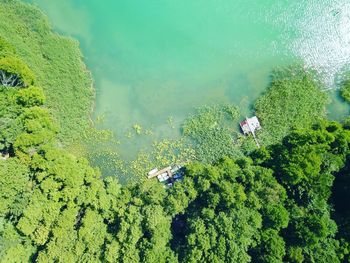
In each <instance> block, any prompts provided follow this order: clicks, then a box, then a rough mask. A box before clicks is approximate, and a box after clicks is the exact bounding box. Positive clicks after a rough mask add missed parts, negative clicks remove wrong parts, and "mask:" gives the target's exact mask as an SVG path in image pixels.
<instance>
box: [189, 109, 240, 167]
mask: <svg viewBox="0 0 350 263" xmlns="http://www.w3.org/2000/svg"><path fill="white" fill-rule="evenodd" d="M238 115H239V113H238V109H237V108H236V107H233V106H224V107H204V108H201V109H198V112H197V114H196V115H193V116H191V117H190V118H188V119H187V120H186V122H185V124H184V126H183V134H184V136H186V137H188V138H189V139H191V141H192V142H193V144H194V148H195V151H196V158H197V159H198V160H199V161H202V162H206V163H212V162H214V161H217V160H219V159H220V158H222V157H223V156H231V157H237V156H240V151H239V149H238V147H237V145H236V144H235V143H236V140H237V138H238V133H237V130H236V129H235V127H236V124H235V121H236V119H237V117H238Z"/></svg>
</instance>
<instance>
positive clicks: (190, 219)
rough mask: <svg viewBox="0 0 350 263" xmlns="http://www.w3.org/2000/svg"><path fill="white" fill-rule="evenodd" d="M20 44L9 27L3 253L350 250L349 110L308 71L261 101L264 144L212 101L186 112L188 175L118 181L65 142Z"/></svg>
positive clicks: (277, 81)
mask: <svg viewBox="0 0 350 263" xmlns="http://www.w3.org/2000/svg"><path fill="white" fill-rule="evenodd" d="M1 3H2V5H0V10H1V9H2V8H4V6H6V5H9V6H8V7H7V8H9V7H11V6H12V5H18V3H17V2H14V1H12V0H10V1H5V0H4V1H2V2H1ZM17 7H19V6H17ZM18 10H21V9H18ZM18 10H17V11H18ZM26 10H27V11H28V10H35V11H33V12H34V13H35V12H37V11H36V9H26ZM10 14H11V13H10ZM23 19H24V18H23ZM39 20H40V19H39ZM1 23H3V22H0V24H1ZM45 25H46V24H45ZM0 28H1V26H0ZM14 39H17V40H19V39H21V37H16V36H15V37H14ZM42 44H43V43H42ZM16 47H17V46H16ZM24 50H26V49H24ZM19 52H20V50H18V48H15V46H14V45H12V43H10V42H9V41H6V40H5V39H0V59H3V60H2V61H6V63H0V72H3V73H4V75H5V77H7V78H9V77H10V78H11V76H13V78H14V79H16V81H7V82H6V83H4V82H2V85H1V86H0V101H1V104H0V154H1V155H0V157H1V158H0V262H150V263H153V262H298V263H299V262H300V263H301V262H332V263H333V262H335V263H336V262H349V242H350V224H349V222H350V213H349V209H348V204H349V202H350V194H349V191H348V189H349V187H350V123H348V122H345V123H343V124H342V123H338V122H330V121H327V120H325V119H323V118H322V116H323V115H322V114H323V112H324V111H323V109H324V106H325V103H326V97H325V96H326V95H325V94H324V93H322V92H321V91H320V90H319V84H318V83H317V81H315V80H314V79H313V77H311V76H310V75H309V74H308V73H306V72H304V71H300V70H296V71H285V72H283V74H279V75H275V76H274V79H273V81H272V84H271V87H270V88H269V89H268V91H267V93H266V94H265V95H264V96H263V97H262V98H261V99H260V100H259V101H258V102H257V105H256V109H257V113H258V114H259V117H261V119H262V120H263V125H264V130H265V131H264V132H261V133H258V136H259V140H260V141H261V142H262V143H263V144H265V145H267V146H266V147H262V148H260V149H256V148H254V149H253V148H252V147H247V145H248V146H249V140H243V139H242V138H239V137H238V136H237V135H235V137H231V136H230V135H229V134H232V131H233V130H232V129H231V128H232V127H231V126H230V125H228V124H227V122H226V121H228V122H231V123H232V120H233V119H235V118H236V117H237V115H238V111H237V109H236V108H235V107H231V106H230V107H224V108H206V109H203V110H200V111H199V115H197V116H192V117H191V118H190V119H189V120H188V121H187V122H186V123H185V124H184V134H185V135H186V136H187V137H189V138H191V139H192V142H193V145H194V147H195V151H194V154H195V155H196V156H195V157H196V159H197V160H198V161H197V162H191V163H188V164H187V165H186V167H185V173H186V174H185V176H184V179H183V181H179V182H176V183H175V184H174V187H172V188H169V189H166V188H164V187H163V186H162V185H161V184H159V183H157V182H156V181H154V180H148V181H144V182H141V183H135V184H130V185H127V186H121V185H120V184H119V183H118V182H117V181H116V180H115V177H112V176H110V177H107V178H101V176H100V173H99V171H98V170H96V169H94V168H92V167H91V166H90V164H89V162H88V161H87V160H86V159H84V158H77V157H75V156H74V155H72V154H71V153H69V152H68V151H67V150H65V149H64V148H63V147H62V145H61V141H60V140H61V139H62V132H61V130H62V127H60V125H59V124H62V122H60V121H59V122H57V115H56V114H57V112H56V109H55V108H51V107H52V101H51V102H50V100H46V98H45V95H46V94H47V91H48V90H50V87H49V86H46V87H45V88H44V89H43V88H41V86H42V85H43V83H44V84H45V83H46V84H48V83H51V81H52V80H51V79H50V77H49V75H48V76H46V78H48V80H47V82H45V81H44V79H45V78H44V76H43V75H41V76H39V75H40V74H39V75H38V72H40V65H39V64H36V66H35V65H34V66H33V64H31V63H29V62H28V61H29V60H28V61H26V60H25V59H22V56H21V55H19ZM22 52H23V50H22ZM30 56H31V55H30V54H29V53H28V54H27V56H26V57H27V58H28V57H30ZM33 59H34V58H33ZM32 62H33V61H32ZM55 63H60V62H53V64H52V65H51V66H52V67H54V66H55ZM34 64H35V63H34ZM79 65H80V64H79ZM46 66H47V65H43V68H45V67H46ZM76 66H77V65H76ZM79 67H80V66H79ZM288 74H289V75H288ZM41 78H42V79H41ZM40 79H41V80H40ZM72 90H75V89H74V88H72ZM51 92H54V89H52V90H51ZM51 96H53V97H54V96H57V94H51ZM67 96H69V95H67ZM310 98H313V100H312V101H310ZM297 99H298V102H297V106H298V107H297V108H296V105H295V103H292V102H291V100H297ZM69 116H71V115H69ZM69 116H68V117H69ZM68 117H67V118H68ZM73 119H74V118H73ZM61 121H62V120H61ZM70 121H71V120H70ZM66 128H67V127H63V129H66ZM265 140H266V141H265ZM166 147H170V148H171V146H169V145H168V146H166ZM238 147H243V148H244V147H246V149H249V150H239V151H238ZM162 148H164V146H163V147H162ZM187 155H190V154H186V157H187ZM191 155H192V152H191ZM158 161H159V163H161V161H162V160H158Z"/></svg>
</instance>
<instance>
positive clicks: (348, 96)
mask: <svg viewBox="0 0 350 263" xmlns="http://www.w3.org/2000/svg"><path fill="white" fill-rule="evenodd" d="M340 95H341V96H342V98H343V99H344V100H345V101H347V102H350V81H349V80H347V81H345V82H344V83H343V84H342V87H341V89H340Z"/></svg>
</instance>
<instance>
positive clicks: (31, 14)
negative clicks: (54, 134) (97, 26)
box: [0, 0, 93, 145]
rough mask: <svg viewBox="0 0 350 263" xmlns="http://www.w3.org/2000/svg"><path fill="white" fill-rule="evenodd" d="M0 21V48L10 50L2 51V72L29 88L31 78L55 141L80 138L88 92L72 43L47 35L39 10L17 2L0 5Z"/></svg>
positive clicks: (89, 98) (88, 105) (3, 0)
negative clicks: (40, 93) (56, 130)
mask: <svg viewBox="0 0 350 263" xmlns="http://www.w3.org/2000/svg"><path fill="white" fill-rule="evenodd" d="M0 17H1V19H0V36H1V39H0V47H2V46H3V45H5V44H4V43H8V44H6V45H7V46H11V48H10V50H9V49H7V52H8V53H11V54H9V55H10V56H7V57H6V58H2V57H1V56H0V66H1V67H2V68H4V67H3V66H4V65H8V66H9V65H11V67H12V68H11V69H9V68H8V66H7V68H6V69H7V72H8V73H11V72H13V70H15V71H16V70H17V71H16V72H15V73H17V74H21V75H22V76H23V77H25V79H23V81H24V82H25V84H26V85H31V84H32V78H33V74H32V73H34V75H35V77H36V84H37V86H40V87H42V88H43V90H44V93H45V95H46V98H47V101H46V105H47V106H48V107H49V108H50V110H51V112H52V114H53V116H54V118H55V119H56V122H57V123H58V124H59V125H60V127H61V129H60V132H59V138H60V139H61V142H62V143H64V144H65V145H69V144H71V143H73V142H74V141H76V140H77V139H80V138H81V134H82V133H83V132H84V131H85V130H86V129H87V128H88V127H89V115H90V113H91V108H92V99H93V90H92V88H91V86H92V85H91V78H90V75H89V73H88V72H87V71H86V69H85V66H84V64H83V62H82V59H81V53H80V50H79V47H78V43H77V42H76V41H74V40H72V39H67V38H63V37H61V36H58V35H57V34H54V33H52V32H51V28H50V26H49V23H48V21H47V18H46V17H45V16H44V15H43V14H42V13H41V11H40V10H38V9H37V8H35V7H34V6H31V5H28V4H24V3H22V2H20V1H17V0H0ZM14 52H15V53H16V54H13V53H14ZM18 58H20V60H19V59H18ZM14 59H15V61H13V60H14ZM21 61H23V62H21ZM14 62H16V63H14ZM18 63H20V64H18ZM23 65H24V66H23ZM27 65H28V66H27ZM28 67H29V68H30V70H31V71H32V73H31V72H28V71H29V70H28ZM23 73H26V74H23ZM1 82H2V83H4V82H3V81H2V76H1V72H0V83H1ZM77 100H79V103H76V101H77Z"/></svg>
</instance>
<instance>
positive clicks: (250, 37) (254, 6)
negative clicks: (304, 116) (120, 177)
mask: <svg viewBox="0 0 350 263" xmlns="http://www.w3.org/2000/svg"><path fill="white" fill-rule="evenodd" d="M31 2H34V3H35V4H38V5H39V7H40V8H41V9H43V10H44V12H45V13H46V14H47V15H48V16H49V19H50V20H51V22H52V23H53V26H54V28H55V29H56V30H57V31H59V32H60V33H63V34H65V35H70V36H72V37H75V38H77V39H78V40H79V41H80V42H81V46H82V49H83V53H84V56H85V61H86V63H87V65H88V67H89V69H90V70H91V71H92V73H93V77H94V81H95V88H96V90H97V98H96V110H95V116H101V115H103V116H104V117H105V123H104V127H107V128H109V129H112V130H114V131H115V132H116V133H117V134H118V136H119V138H120V139H122V141H125V142H124V143H125V145H124V147H121V148H122V150H123V151H124V154H125V155H132V154H133V153H134V152H135V150H137V149H138V148H139V147H140V145H142V144H144V143H145V142H147V141H149V140H148V139H145V138H144V137H142V138H140V139H138V140H137V141H133V142H129V143H128V142H127V141H128V140H127V139H125V140H124V139H123V138H125V136H124V135H125V133H127V131H128V130H130V129H132V126H133V125H134V124H136V123H137V124H140V125H141V126H142V127H143V128H144V129H150V130H152V131H153V133H154V134H155V136H156V137H158V138H166V137H176V136H177V135H178V131H179V129H178V128H179V126H180V124H181V123H182V121H183V120H184V118H185V117H186V116H187V115H188V114H190V113H191V112H193V111H194V109H195V108H196V107H199V106H202V105H208V104H209V105H210V104H216V103H235V104H237V105H239V106H240V107H241V109H242V111H243V114H248V113H249V106H250V105H251V103H252V102H253V101H254V100H255V99H256V98H257V97H258V96H259V95H260V94H261V92H263V91H264V89H265V87H266V85H267V83H268V76H269V72H270V71H271V70H272V69H274V68H276V67H280V66H285V65H289V64H292V63H295V62H302V63H305V64H306V66H307V67H310V68H313V69H316V70H318V71H319V72H321V73H322V76H323V78H324V81H325V83H326V86H327V87H329V88H334V86H335V83H336V82H337V80H339V76H341V74H342V73H344V72H345V71H346V70H347V69H348V62H349V61H350V26H349V25H350V3H349V2H348V0H285V1H280V0H264V1H261V0H249V1H247V0H235V1H232V0H191V1H184V0H137V1H136V0H117V1H115V0H103V1H101V0H60V1H54V0H32V1H31ZM332 97H333V98H334V101H335V102H337V103H333V104H332V105H331V106H330V108H329V109H330V111H331V116H332V117H334V118H340V117H342V116H343V115H345V114H347V113H348V110H349V109H348V107H347V106H345V105H344V104H340V103H339V99H337V97H336V95H332ZM169 120H171V122H172V123H173V124H174V126H175V129H174V128H171V127H170V126H172V125H169V123H168V122H169Z"/></svg>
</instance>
